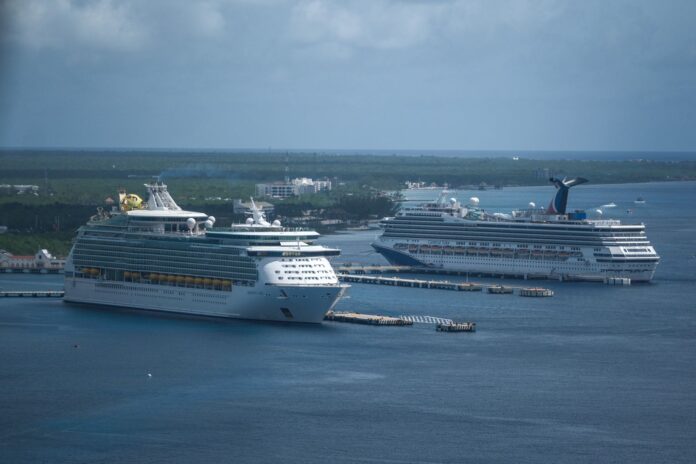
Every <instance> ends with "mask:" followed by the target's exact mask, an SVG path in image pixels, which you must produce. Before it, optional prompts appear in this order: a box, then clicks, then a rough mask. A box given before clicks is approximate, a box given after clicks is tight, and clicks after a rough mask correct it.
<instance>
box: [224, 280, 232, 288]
mask: <svg viewBox="0 0 696 464" xmlns="http://www.w3.org/2000/svg"><path fill="white" fill-rule="evenodd" d="M231 286H232V282H230V281H229V280H223V281H222V287H223V288H230V287H231Z"/></svg>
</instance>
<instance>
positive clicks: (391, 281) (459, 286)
mask: <svg viewBox="0 0 696 464" xmlns="http://www.w3.org/2000/svg"><path fill="white" fill-rule="evenodd" d="M338 278H339V279H341V280H342V281H344V282H353V283H357V284H374V285H391V286H393V287H412V288H433V289H438V290H455V291H459V292H480V291H481V290H483V285H481V284H473V283H469V282H450V281H447V280H421V279H402V278H400V277H375V276H369V275H356V274H338Z"/></svg>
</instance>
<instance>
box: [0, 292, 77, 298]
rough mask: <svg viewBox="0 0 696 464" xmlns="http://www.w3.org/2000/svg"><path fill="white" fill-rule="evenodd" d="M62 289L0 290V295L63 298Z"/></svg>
mask: <svg viewBox="0 0 696 464" xmlns="http://www.w3.org/2000/svg"><path fill="white" fill-rule="evenodd" d="M63 295H65V291H63V290H2V291H0V297H20V298H21V297H33V298H40V297H45V298H51V297H52V298H63Z"/></svg>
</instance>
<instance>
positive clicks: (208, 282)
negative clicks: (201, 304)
mask: <svg viewBox="0 0 696 464" xmlns="http://www.w3.org/2000/svg"><path fill="white" fill-rule="evenodd" d="M212 284H213V280H212V279H209V278H207V277H206V278H205V279H203V285H205V286H206V287H210V286H211V285H212Z"/></svg>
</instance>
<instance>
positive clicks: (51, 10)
mask: <svg viewBox="0 0 696 464" xmlns="http://www.w3.org/2000/svg"><path fill="white" fill-rule="evenodd" d="M7 8H8V10H7V13H8V16H9V26H8V27H9V32H8V35H9V36H10V38H11V39H15V40H18V41H20V42H21V43H24V44H27V45H29V46H31V47H34V48H39V49H41V48H68V47H70V46H72V45H74V44H79V45H85V46H88V47H92V48H97V49H110V50H133V49H136V48H138V47H140V46H142V45H143V43H144V42H145V41H146V40H147V39H148V34H147V32H146V30H145V28H144V27H143V24H141V23H140V22H139V21H138V20H137V19H136V18H135V17H134V16H133V15H132V12H131V9H130V8H129V5H128V4H126V3H122V2H120V3H117V2H114V1H112V0H96V1H90V2H77V1H73V0H55V1H42V0H15V1H12V0H10V2H9V4H8V5H7Z"/></svg>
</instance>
